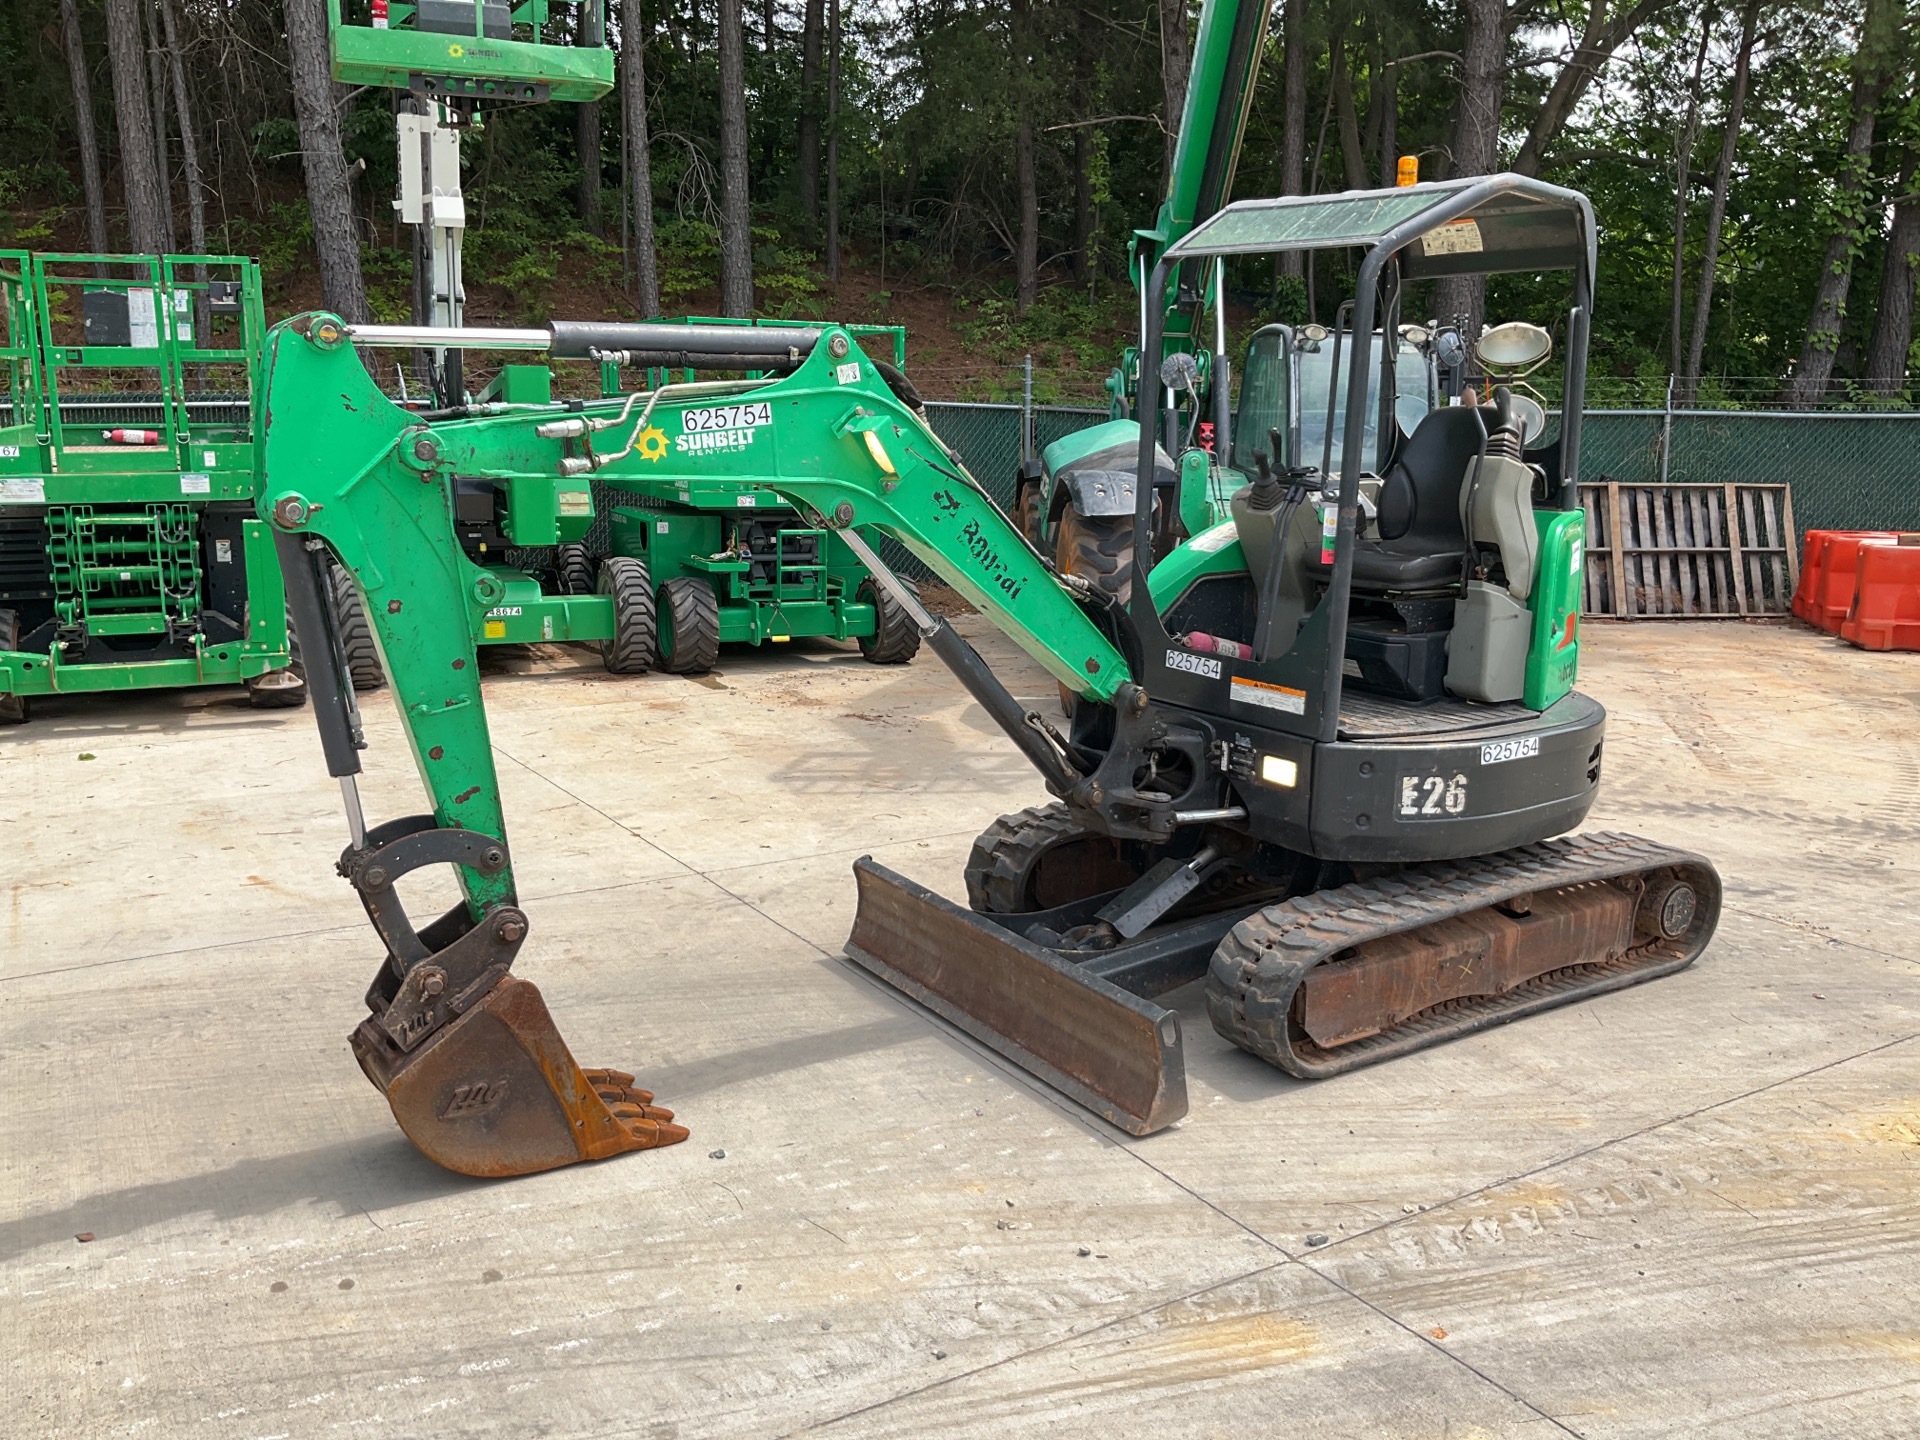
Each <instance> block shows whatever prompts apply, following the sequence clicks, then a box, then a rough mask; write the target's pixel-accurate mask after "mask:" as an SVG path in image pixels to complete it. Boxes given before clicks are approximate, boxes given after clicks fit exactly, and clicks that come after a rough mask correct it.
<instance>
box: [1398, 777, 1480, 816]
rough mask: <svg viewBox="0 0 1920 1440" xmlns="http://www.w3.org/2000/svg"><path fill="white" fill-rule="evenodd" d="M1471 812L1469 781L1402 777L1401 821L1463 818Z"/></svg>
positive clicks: (1454, 778)
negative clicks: (1455, 816)
mask: <svg viewBox="0 0 1920 1440" xmlns="http://www.w3.org/2000/svg"><path fill="white" fill-rule="evenodd" d="M1466 809H1467V777H1466V776H1464V775H1455V776H1453V777H1452V778H1450V779H1449V778H1448V777H1446V776H1444V775H1402V776H1401V777H1400V818H1401V819H1403V820H1426V819H1443V820H1444V819H1445V818H1446V817H1447V816H1449V815H1463V814H1465V813H1466Z"/></svg>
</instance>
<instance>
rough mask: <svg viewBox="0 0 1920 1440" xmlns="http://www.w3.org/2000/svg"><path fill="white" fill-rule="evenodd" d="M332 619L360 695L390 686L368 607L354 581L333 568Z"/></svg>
mask: <svg viewBox="0 0 1920 1440" xmlns="http://www.w3.org/2000/svg"><path fill="white" fill-rule="evenodd" d="M332 576H333V586H332V588H333V619H334V624H335V626H336V627H337V628H338V630H339V632H340V649H341V650H342V652H344V654H345V655H346V660H347V679H348V680H349V681H350V682H351V683H352V685H353V688H354V689H355V690H357V691H366V690H378V689H379V688H380V687H381V686H382V685H385V684H386V683H387V672H386V671H385V670H383V669H381V668H380V651H379V650H378V648H376V647H375V645H374V643H373V627H372V626H371V625H369V624H368V623H367V607H366V606H365V605H363V604H361V603H360V592H359V591H358V590H356V589H355V588H354V585H353V577H352V576H351V575H349V574H347V572H346V571H345V570H343V569H341V568H340V567H339V566H338V565H336V566H334V567H333V570H332Z"/></svg>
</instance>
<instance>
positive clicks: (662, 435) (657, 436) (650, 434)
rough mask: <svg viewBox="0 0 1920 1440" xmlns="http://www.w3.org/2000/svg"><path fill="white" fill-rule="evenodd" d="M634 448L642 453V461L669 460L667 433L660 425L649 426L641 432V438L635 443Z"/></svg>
mask: <svg viewBox="0 0 1920 1440" xmlns="http://www.w3.org/2000/svg"><path fill="white" fill-rule="evenodd" d="M633 448H634V449H636V450H638V451H639V452H640V458H641V459H642V460H664V459H666V458H667V432H666V431H664V430H662V429H661V428H660V427H659V426H658V425H649V426H648V427H647V428H646V429H644V430H642V431H641V432H640V438H639V439H638V440H636V441H634V445H633Z"/></svg>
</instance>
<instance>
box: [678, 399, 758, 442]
mask: <svg viewBox="0 0 1920 1440" xmlns="http://www.w3.org/2000/svg"><path fill="white" fill-rule="evenodd" d="M772 423H773V406H772V405H771V404H770V403H769V402H767V401H765V400H757V401H750V402H748V403H747V404H745V405H702V406H698V407H696V408H695V409H692V410H686V411H683V412H681V417H680V428H681V429H682V430H684V431H685V432H686V433H687V434H689V435H695V434H698V433H699V432H701V431H703V430H751V429H752V428H753V427H754V426H756V425H771V424H772Z"/></svg>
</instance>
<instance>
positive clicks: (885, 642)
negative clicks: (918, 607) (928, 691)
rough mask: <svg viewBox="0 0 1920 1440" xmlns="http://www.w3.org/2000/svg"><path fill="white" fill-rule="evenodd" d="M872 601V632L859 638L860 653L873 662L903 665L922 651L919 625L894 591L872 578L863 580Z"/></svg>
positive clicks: (866, 593)
mask: <svg viewBox="0 0 1920 1440" xmlns="http://www.w3.org/2000/svg"><path fill="white" fill-rule="evenodd" d="M860 591H861V593H862V594H864V595H866V596H868V597H870V598H871V599H872V601H873V634H872V635H863V636H862V637H861V638H860V653H861V654H862V655H863V656H865V657H866V660H867V663H868V664H870V665H904V664H906V663H907V662H908V661H909V660H911V659H913V657H914V656H916V655H918V654H919V653H920V627H919V626H918V625H916V624H914V623H913V617H912V616H911V615H909V614H907V612H906V609H905V608H904V607H903V606H902V605H901V604H900V602H899V601H898V600H896V599H894V598H893V594H892V592H891V591H889V590H887V589H886V587H884V586H882V585H879V584H877V583H875V582H874V581H872V580H863V581H862V582H861V583H860Z"/></svg>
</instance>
